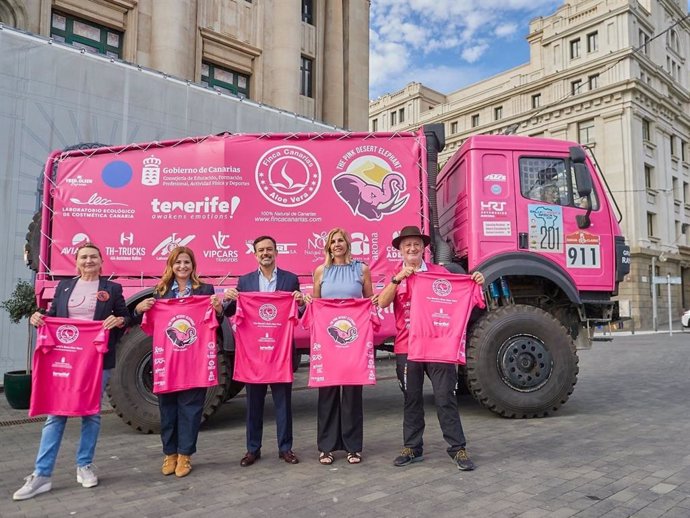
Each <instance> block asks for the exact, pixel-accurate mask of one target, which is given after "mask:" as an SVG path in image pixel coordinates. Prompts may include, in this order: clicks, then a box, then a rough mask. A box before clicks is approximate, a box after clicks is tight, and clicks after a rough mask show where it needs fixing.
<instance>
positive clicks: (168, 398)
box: [158, 387, 206, 455]
mask: <svg viewBox="0 0 690 518" xmlns="http://www.w3.org/2000/svg"><path fill="white" fill-rule="evenodd" d="M205 400H206V387H198V388H191V389H186V390H180V391H178V392H168V393H166V394H158V409H159V410H160V416H161V442H162V443H163V453H164V454H165V455H174V454H175V453H179V454H181V455H193V454H194V453H195V452H196V441H197V438H198V437H199V427H200V426H201V417H202V414H203V413H204V401H205Z"/></svg>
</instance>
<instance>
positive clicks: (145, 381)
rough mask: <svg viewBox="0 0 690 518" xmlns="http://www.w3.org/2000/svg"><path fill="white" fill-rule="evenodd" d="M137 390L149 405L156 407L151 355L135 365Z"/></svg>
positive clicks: (156, 399)
mask: <svg viewBox="0 0 690 518" xmlns="http://www.w3.org/2000/svg"><path fill="white" fill-rule="evenodd" d="M136 383H137V390H138V391H139V393H140V394H141V395H142V396H143V397H144V399H146V401H148V402H149V403H151V404H154V405H157V404H158V398H157V397H156V396H155V395H154V394H153V365H152V364H151V353H147V354H146V355H145V356H144V357H143V358H142V359H141V361H140V362H139V365H137V372H136Z"/></svg>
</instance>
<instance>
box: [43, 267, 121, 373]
mask: <svg viewBox="0 0 690 518" xmlns="http://www.w3.org/2000/svg"><path fill="white" fill-rule="evenodd" d="M78 280H79V277H75V278H74V279H65V280H62V281H60V283H59V284H58V285H57V288H56V289H55V296H54V297H53V302H51V304H50V309H48V311H47V312H46V315H48V316H49V317H59V318H69V308H68V302H69V298H70V295H72V291H73V290H74V287H75V286H76V285H77V281H78ZM98 291H105V292H106V293H108V295H109V296H108V300H96V309H95V310H94V313H93V319H94V320H105V319H106V318H108V317H109V316H110V315H115V316H116V317H124V319H125V327H127V326H128V325H129V324H130V321H131V318H130V313H129V310H128V309H127V304H126V303H125V298H124V297H123V296H122V286H121V285H119V284H118V283H116V282H111V281H109V280H107V279H105V278H104V277H101V278H100V279H99V281H98ZM123 332H124V328H117V327H115V328H113V329H111V330H110V338H109V339H108V352H107V353H106V354H105V356H104V357H103V368H104V369H112V368H113V367H115V348H116V346H117V343H118V342H119V341H120V338H121V337H122V334H123Z"/></svg>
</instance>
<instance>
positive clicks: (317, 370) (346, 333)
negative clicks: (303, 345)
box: [302, 299, 381, 387]
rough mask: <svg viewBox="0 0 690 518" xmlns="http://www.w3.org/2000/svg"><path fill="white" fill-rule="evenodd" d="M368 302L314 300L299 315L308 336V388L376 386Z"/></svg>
mask: <svg viewBox="0 0 690 518" xmlns="http://www.w3.org/2000/svg"><path fill="white" fill-rule="evenodd" d="M380 325H381V322H380V320H379V317H378V313H377V308H376V306H374V305H373V304H372V303H371V300H369V299H314V300H313V301H312V302H311V304H309V306H308V307H307V310H306V311H305V312H304V315H303V316H302V326H303V327H304V328H305V329H307V330H308V331H309V333H310V335H311V357H310V359H309V386H310V387H331V386H338V385H375V384H376V366H375V361H374V328H377V329H378V327H379V326H380Z"/></svg>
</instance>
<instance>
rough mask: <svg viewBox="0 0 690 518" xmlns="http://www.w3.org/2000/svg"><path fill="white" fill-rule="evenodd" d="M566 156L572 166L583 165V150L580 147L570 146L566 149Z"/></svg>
mask: <svg viewBox="0 0 690 518" xmlns="http://www.w3.org/2000/svg"><path fill="white" fill-rule="evenodd" d="M568 154H569V155H570V161H571V162H572V163H574V164H584V163H585V150H584V149H582V148H581V147H580V146H572V147H571V148H569V149H568Z"/></svg>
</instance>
